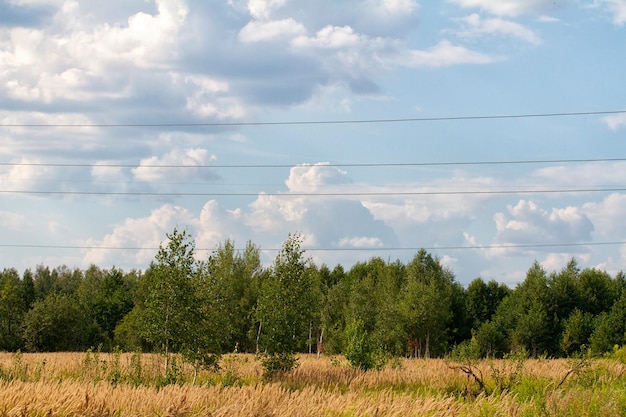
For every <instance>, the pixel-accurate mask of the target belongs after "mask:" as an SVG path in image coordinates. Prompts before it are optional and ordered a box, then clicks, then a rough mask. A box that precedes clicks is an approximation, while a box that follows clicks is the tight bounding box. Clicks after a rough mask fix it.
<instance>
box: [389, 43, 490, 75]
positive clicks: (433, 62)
mask: <svg viewBox="0 0 626 417" xmlns="http://www.w3.org/2000/svg"><path fill="white" fill-rule="evenodd" d="M394 58H395V60H392V62H393V61H395V62H396V63H397V64H400V65H403V66H406V67H414V68H419V67H426V68H438V67H447V66H452V65H462V64H488V63H491V62H494V61H496V60H497V58H495V57H492V56H489V55H486V54H483V53H480V52H476V51H472V50H471V49H468V48H465V47H464V46H460V45H454V44H452V43H451V42H450V41H448V40H445V39H444V40H442V41H440V42H439V43H438V44H437V45H435V46H433V47H432V48H430V49H428V50H407V51H401V52H399V53H398V54H397V55H396V56H395V57H394Z"/></svg>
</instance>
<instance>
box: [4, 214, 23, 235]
mask: <svg viewBox="0 0 626 417" xmlns="http://www.w3.org/2000/svg"><path fill="white" fill-rule="evenodd" d="M26 224H27V223H26V216H25V215H24V214H22V213H14V212H10V211H0V229H7V230H11V231H19V230H23V228H24V227H25V226H26Z"/></svg>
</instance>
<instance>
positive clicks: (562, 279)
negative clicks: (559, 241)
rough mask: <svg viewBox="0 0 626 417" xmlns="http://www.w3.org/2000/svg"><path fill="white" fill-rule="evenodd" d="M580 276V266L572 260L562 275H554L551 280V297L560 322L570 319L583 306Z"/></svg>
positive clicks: (562, 271)
mask: <svg viewBox="0 0 626 417" xmlns="http://www.w3.org/2000/svg"><path fill="white" fill-rule="evenodd" d="M579 275H580V270H579V269H578V264H577V263H576V260H575V259H574V258H572V259H571V260H570V261H569V262H568V264H567V266H565V268H563V270H561V272H560V273H558V274H553V276H552V277H551V279H550V280H549V281H550V282H549V286H550V297H551V298H552V303H553V304H554V309H555V314H556V316H557V317H558V318H559V319H560V320H565V319H566V318H568V317H569V316H570V314H571V313H572V312H573V311H574V310H575V309H576V308H579V307H580V305H581V297H580V292H579V285H578V281H579Z"/></svg>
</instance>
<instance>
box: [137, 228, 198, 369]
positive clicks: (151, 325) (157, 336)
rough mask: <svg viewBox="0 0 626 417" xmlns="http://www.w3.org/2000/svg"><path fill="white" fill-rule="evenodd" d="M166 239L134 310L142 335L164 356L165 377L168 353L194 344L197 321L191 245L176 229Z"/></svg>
mask: <svg viewBox="0 0 626 417" xmlns="http://www.w3.org/2000/svg"><path fill="white" fill-rule="evenodd" d="M167 238H168V239H169V241H168V243H167V246H165V247H164V246H162V245H160V246H159V251H158V252H157V255H156V257H155V262H153V263H152V264H151V265H150V268H149V269H148V270H147V271H146V274H145V275H144V277H143V283H142V285H143V286H144V291H145V300H144V303H143V306H140V307H138V315H139V317H138V318H139V322H140V325H139V326H140V328H141V329H142V334H143V335H144V337H145V338H146V340H148V341H149V342H150V343H152V345H153V346H154V347H155V348H156V349H158V350H159V351H161V352H162V353H163V354H164V356H165V373H166V374H167V372H168V370H169V364H170V354H171V352H180V351H182V350H183V349H185V348H188V347H189V346H191V344H192V342H193V341H194V339H195V337H196V333H195V331H194V330H195V324H196V319H197V314H195V311H194V310H193V309H194V307H195V303H194V288H193V285H192V277H193V276H194V274H195V273H196V261H195V259H194V250H195V243H194V242H193V240H191V238H190V235H189V234H188V233H187V231H183V232H179V231H178V230H177V229H174V231H173V232H172V233H171V234H167Z"/></svg>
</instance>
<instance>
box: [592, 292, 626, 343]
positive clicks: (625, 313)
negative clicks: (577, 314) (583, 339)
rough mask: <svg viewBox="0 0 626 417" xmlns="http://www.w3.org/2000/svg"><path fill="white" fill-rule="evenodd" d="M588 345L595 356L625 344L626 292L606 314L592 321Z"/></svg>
mask: <svg viewBox="0 0 626 417" xmlns="http://www.w3.org/2000/svg"><path fill="white" fill-rule="evenodd" d="M590 343H591V350H592V351H593V352H594V353H596V354H599V353H604V352H608V351H610V350H611V349H612V348H613V346H614V345H620V346H621V345H624V344H626V292H623V293H622V296H621V297H620V298H619V300H617V301H616V302H615V304H613V307H611V310H610V311H609V312H608V313H606V312H605V313H602V314H600V315H599V316H598V317H597V318H596V319H595V320H594V330H593V333H592V334H591V337H590Z"/></svg>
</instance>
